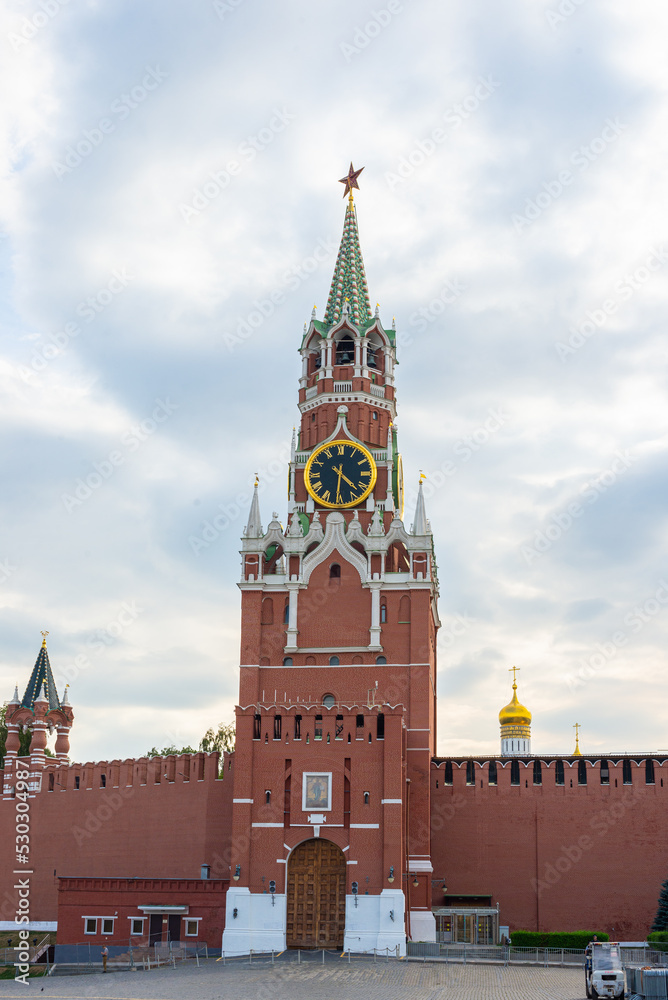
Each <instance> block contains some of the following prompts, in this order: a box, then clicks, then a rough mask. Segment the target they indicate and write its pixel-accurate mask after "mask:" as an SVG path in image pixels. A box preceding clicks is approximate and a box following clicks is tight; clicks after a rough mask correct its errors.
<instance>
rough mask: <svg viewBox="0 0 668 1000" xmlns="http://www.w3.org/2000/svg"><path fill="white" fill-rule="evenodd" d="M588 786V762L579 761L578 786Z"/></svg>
mask: <svg viewBox="0 0 668 1000" xmlns="http://www.w3.org/2000/svg"><path fill="white" fill-rule="evenodd" d="M586 784H587V762H586V761H584V760H579V761H578V785H586Z"/></svg>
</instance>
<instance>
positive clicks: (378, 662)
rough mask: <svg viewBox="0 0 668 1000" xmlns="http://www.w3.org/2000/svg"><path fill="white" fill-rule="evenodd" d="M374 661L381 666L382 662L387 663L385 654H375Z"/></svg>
mask: <svg viewBox="0 0 668 1000" xmlns="http://www.w3.org/2000/svg"><path fill="white" fill-rule="evenodd" d="M376 663H377V664H379V665H380V666H381V667H382V666H383V665H384V664H386V663H387V657H386V656H377V657H376Z"/></svg>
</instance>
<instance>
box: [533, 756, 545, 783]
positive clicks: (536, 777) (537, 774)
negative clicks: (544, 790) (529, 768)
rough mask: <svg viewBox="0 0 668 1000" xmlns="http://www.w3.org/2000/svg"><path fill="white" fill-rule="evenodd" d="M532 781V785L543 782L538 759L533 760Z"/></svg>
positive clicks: (541, 769)
mask: <svg viewBox="0 0 668 1000" xmlns="http://www.w3.org/2000/svg"><path fill="white" fill-rule="evenodd" d="M533 783H534V785H542V784H543V768H542V766H541V763H540V761H539V760H535V761H534V762H533Z"/></svg>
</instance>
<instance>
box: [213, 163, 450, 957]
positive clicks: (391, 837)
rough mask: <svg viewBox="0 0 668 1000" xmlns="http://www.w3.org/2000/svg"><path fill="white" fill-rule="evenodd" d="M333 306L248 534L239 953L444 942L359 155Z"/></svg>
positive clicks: (429, 607) (419, 579) (310, 349)
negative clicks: (363, 228)
mask: <svg viewBox="0 0 668 1000" xmlns="http://www.w3.org/2000/svg"><path fill="white" fill-rule="evenodd" d="M345 183H346V194H348V193H349V192H350V197H349V200H348V206H347V209H346V215H345V222H344V229H343V236H342V239H341V246H340V249H339V254H338V258H337V262H336V267H335V271H334V278H333V280H332V285H331V290H330V294H329V299H328V302H327V307H326V310H325V315H324V318H323V319H322V320H318V319H317V318H316V313H315V309H314V311H313V314H312V318H311V322H310V325H309V326H308V328H307V329H306V330H305V332H304V336H303V339H302V343H301V347H300V353H301V356H302V365H303V367H302V376H301V378H300V382H299V409H300V412H301V425H300V430H299V434H298V436H297V438H296V440H293V449H292V456H291V461H290V467H289V503H288V523H287V528H285V529H284V527H283V526H282V525H281V524H280V523H279V520H278V515H277V514H273V515H272V519H271V521H270V522H269V525H268V528H267V530H266V531H264V529H263V527H262V524H261V518H260V508H259V501H258V494H257V486H256V489H255V494H254V497H253V501H252V504H251V510H250V514H249V518H248V524H247V526H246V530H245V532H244V538H243V542H242V545H243V548H242V560H243V561H242V566H243V570H242V580H241V582H240V588H241V591H242V608H241V677H240V693H239V706H238V708H237V741H236V753H235V758H236V760H235V779H234V781H235V785H234V811H233V835H232V857H231V862H232V864H231V868H232V879H233V881H232V883H231V888H230V890H229V892H228V897H227V915H226V929H225V934H224V938H223V947H224V949H225V951H226V952H228V953H229V952H236V953H247V952H248V950H249V949H250V948H252V949H269V948H272V947H273V948H276V949H282V948H285V947H286V946H287V947H304V948H307V947H332V948H340V947H342V946H344V947H345V948H350V949H351V950H353V951H367V950H371V949H373V948H379V949H383V948H395V947H396V946H397V945H398V946H399V947H400V949H401V950H402V951H403V950H404V949H405V941H406V936H407V935H408V936H410V937H412V938H414V939H420V940H433V939H434V919H433V916H432V913H431V909H430V907H431V871H432V867H431V856H430V854H431V845H430V799H429V795H430V793H429V770H430V760H431V757H432V755H433V753H434V745H435V735H436V734H435V718H436V632H437V628H438V625H439V621H438V614H437V609H436V600H437V594H438V588H437V577H436V565H435V562H434V553H433V540H432V534H431V529H430V526H429V522H428V521H427V517H426V513H425V506H424V498H423V495H422V489H421V487H420V490H419V494H418V501H417V507H416V510H415V515H414V522H413V525H412V530H411V531H407V529H406V527H405V526H404V523H403V521H402V513H403V482H402V468H401V456H400V454H399V452H398V449H397V427H396V422H395V421H396V399H395V388H394V367H395V363H396V361H395V342H396V340H395V330H394V324H393V326H392V329H385V328H384V327H383V325H382V323H381V320H380V317H379V310H378V307H376V311H375V315H372V314H371V309H370V306H369V296H368V291H367V284H366V277H365V273H364V264H363V260H362V254H361V250H360V245H359V237H358V231H357V217H356V212H355V206H354V203H353V198H352V191H351V190H350V189H351V187H352V186H355V187H357V184H356V181H355V174H354V172H353V171H352V167H351V174H350V175H349V177H348V178H346V179H345Z"/></svg>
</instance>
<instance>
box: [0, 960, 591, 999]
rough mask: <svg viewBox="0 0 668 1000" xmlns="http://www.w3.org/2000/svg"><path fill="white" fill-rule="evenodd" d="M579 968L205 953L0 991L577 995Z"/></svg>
mask: <svg viewBox="0 0 668 1000" xmlns="http://www.w3.org/2000/svg"><path fill="white" fill-rule="evenodd" d="M583 986H584V983H583V976H582V971H581V970H580V969H577V970H576V969H559V968H548V969H543V968H503V967H502V966H496V967H495V966H484V965H467V966H457V965H446V964H444V963H436V962H434V963H429V962H427V963H424V964H423V963H418V962H403V961H401V962H396V961H395V962H389V963H388V964H384V963H379V964H378V965H374V964H373V963H372V962H370V961H357V962H353V963H352V964H350V965H349V964H348V963H347V961H345V960H341V961H340V962H337V963H328V964H327V965H325V966H322V965H318V964H317V963H315V962H310V963H308V964H302V965H296V964H292V963H291V964H287V963H286V964H283V963H277V964H276V965H274V966H272V965H269V964H266V965H256V964H253V965H252V966H250V967H249V965H248V961H247V960H237V961H236V962H228V963H227V965H225V966H223V964H222V963H221V962H220V961H218V962H217V961H215V960H213V959H209V960H208V961H206V962H203V963H202V965H201V966H200V968H199V969H198V968H196V967H193V966H191V965H187V966H186V965H181V966H178V967H177V968H176V969H156V970H153V971H152V972H146V973H145V972H118V973H111V974H107V975H106V976H104V977H102V976H101V975H86V976H63V977H61V978H53V977H51V978H48V979H36V980H31V983H30V986H29V987H28V989H27V990H26V987H25V986H23V985H22V984H17V983H14V982H12V981H9V982H3V983H2V984H1V985H0V995H2V996H8V997H13V996H25V995H26V993H34V994H36V995H37V997H39V998H40V1000H41V998H44V1000H50V998H57V1000H282V998H289V1000H582V998H583V997H584V988H583Z"/></svg>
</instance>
